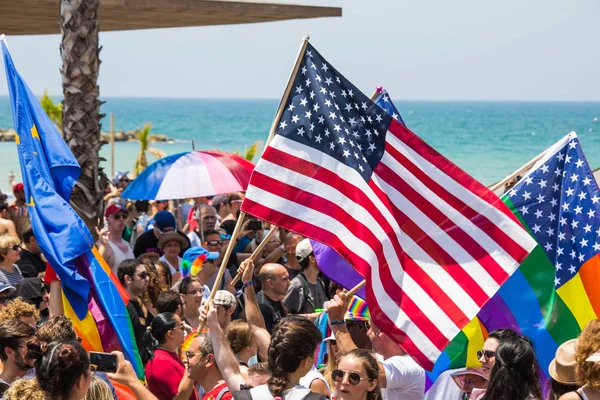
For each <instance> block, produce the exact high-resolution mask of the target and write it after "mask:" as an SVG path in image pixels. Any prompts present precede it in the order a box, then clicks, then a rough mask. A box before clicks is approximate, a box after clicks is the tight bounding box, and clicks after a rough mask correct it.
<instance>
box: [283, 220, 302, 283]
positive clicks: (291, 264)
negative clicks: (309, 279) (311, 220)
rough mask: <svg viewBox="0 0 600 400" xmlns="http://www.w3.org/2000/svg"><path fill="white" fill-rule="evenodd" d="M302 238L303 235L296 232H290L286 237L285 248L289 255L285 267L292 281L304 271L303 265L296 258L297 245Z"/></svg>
mask: <svg viewBox="0 0 600 400" xmlns="http://www.w3.org/2000/svg"><path fill="white" fill-rule="evenodd" d="M302 239H304V238H303V237H302V235H298V234H297V233H294V232H290V233H288V234H287V236H286V237H285V243H284V249H285V254H286V256H287V261H286V263H285V269H287V271H288V274H289V275H290V281H291V280H292V279H294V278H295V277H296V275H298V274H299V273H300V272H301V271H302V267H301V266H300V263H299V262H298V259H297V258H296V245H298V243H300V242H301V241H302Z"/></svg>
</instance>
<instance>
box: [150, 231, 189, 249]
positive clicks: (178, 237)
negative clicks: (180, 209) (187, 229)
mask: <svg viewBox="0 0 600 400" xmlns="http://www.w3.org/2000/svg"><path fill="white" fill-rule="evenodd" d="M169 242H178V243H179V246H181V249H182V250H185V249H187V248H188V247H189V243H188V240H187V238H186V237H185V236H183V235H182V234H180V233H179V232H176V231H175V232H166V233H165V234H164V235H162V236H161V237H160V239H158V244H157V246H158V248H159V250H160V251H162V249H163V247H165V245H166V244H167V243H169Z"/></svg>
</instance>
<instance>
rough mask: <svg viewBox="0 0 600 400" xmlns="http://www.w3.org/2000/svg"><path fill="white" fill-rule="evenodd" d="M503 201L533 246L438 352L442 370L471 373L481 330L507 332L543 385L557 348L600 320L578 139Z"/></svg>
mask: <svg viewBox="0 0 600 400" xmlns="http://www.w3.org/2000/svg"><path fill="white" fill-rule="evenodd" d="M502 198H503V200H504V202H505V203H506V204H507V205H508V206H509V207H510V209H511V210H512V211H513V213H514V214H515V215H516V216H517V218H518V219H519V220H520V221H521V223H522V224H523V226H525V227H526V228H527V229H528V230H529V232H530V233H531V235H532V236H533V237H534V238H535V239H536V240H537V242H538V246H537V247H536V248H535V249H534V251H533V252H532V253H531V254H530V255H529V257H528V258H527V259H526V260H525V261H524V262H523V263H522V264H521V266H520V267H519V269H518V270H517V271H516V272H515V273H514V274H513V275H512V276H511V277H510V278H509V279H508V281H507V282H506V283H505V284H504V285H503V286H502V287H501V288H500V290H499V291H498V292H497V293H496V295H495V296H494V297H492V299H491V300H490V301H489V302H488V303H486V304H485V306H484V307H483V308H482V309H481V311H480V312H479V314H478V315H477V317H476V318H475V319H474V320H472V321H471V322H470V323H469V324H468V325H467V326H466V327H465V328H464V329H463V330H462V331H461V332H460V333H459V334H458V335H457V336H456V337H455V338H454V340H452V342H450V344H449V345H448V347H446V349H445V350H444V352H443V353H442V355H441V356H440V358H439V359H438V361H437V362H436V364H435V366H434V369H433V371H432V372H430V373H428V375H427V379H428V382H427V383H428V386H427V387H430V386H431V384H432V383H433V381H435V379H436V378H437V377H438V376H439V374H441V373H442V372H443V371H445V370H448V369H454V368H461V367H465V366H466V367H477V366H479V365H480V364H479V362H478V361H477V356H476V355H475V353H476V352H477V350H480V349H481V348H482V346H483V342H484V340H485V338H486V337H487V334H488V332H491V331H493V330H495V329H499V328H511V329H513V330H515V331H517V332H518V333H520V334H523V335H526V336H528V337H529V338H531V339H532V341H533V344H534V347H535V350H536V355H537V358H538V362H539V365H540V370H541V372H542V374H543V376H542V378H543V379H544V381H545V380H546V379H547V378H548V366H549V365H550V361H552V359H553V358H554V354H555V352H556V349H557V347H558V346H559V345H560V344H562V343H563V342H565V341H567V340H570V339H574V338H576V337H577V336H578V335H579V333H580V332H581V330H582V329H583V328H584V327H585V325H586V324H587V323H588V322H589V321H591V320H594V319H597V318H598V317H599V316H600V254H599V253H600V189H599V188H598V185H597V183H596V181H595V179H594V176H593V174H592V170H591V169H590V167H589V165H588V163H587V160H586V158H585V156H584V155H583V151H582V149H581V146H580V144H579V139H578V138H577V135H576V134H575V133H574V132H572V133H570V134H569V135H567V136H565V137H564V138H562V139H561V140H560V141H558V142H557V143H556V144H555V145H553V146H552V147H550V148H549V149H548V150H547V151H546V153H545V155H544V156H543V157H542V158H541V159H540V160H539V161H538V162H537V163H536V165H535V166H534V167H533V168H532V169H531V170H530V171H529V172H528V173H527V174H526V175H525V176H524V177H523V178H522V179H521V180H520V181H519V182H518V183H517V184H516V185H515V186H514V187H513V188H512V189H511V190H510V191H509V192H508V193H506V194H504V195H503V197H502Z"/></svg>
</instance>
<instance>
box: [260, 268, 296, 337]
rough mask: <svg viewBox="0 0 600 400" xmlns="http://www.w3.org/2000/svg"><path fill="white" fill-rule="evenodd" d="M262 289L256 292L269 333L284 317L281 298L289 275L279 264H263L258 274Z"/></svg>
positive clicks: (285, 289) (286, 288)
mask: <svg viewBox="0 0 600 400" xmlns="http://www.w3.org/2000/svg"><path fill="white" fill-rule="evenodd" d="M258 278H259V279H260V284H261V286H262V290H261V291H260V292H258V293H257V294H256V300H257V302H258V306H259V307H260V312H261V313H262V315H263V318H264V319H265V325H266V327H267V331H269V333H271V332H273V328H274V327H275V325H277V323H278V322H279V321H280V320H281V319H282V318H283V317H285V314H286V311H285V308H283V306H282V305H281V300H283V298H284V297H285V295H286V294H287V292H288V289H289V287H290V275H289V274H288V272H287V269H286V268H285V267H284V266H283V265H281V264H265V265H263V266H262V268H261V269H260V274H259V275H258Z"/></svg>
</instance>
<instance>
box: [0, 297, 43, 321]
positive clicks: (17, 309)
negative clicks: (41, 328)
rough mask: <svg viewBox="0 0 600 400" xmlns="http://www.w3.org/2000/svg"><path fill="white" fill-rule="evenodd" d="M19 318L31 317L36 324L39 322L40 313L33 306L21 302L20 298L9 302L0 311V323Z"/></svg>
mask: <svg viewBox="0 0 600 400" xmlns="http://www.w3.org/2000/svg"><path fill="white" fill-rule="evenodd" d="M21 317H33V318H34V319H35V321H36V322H39V321H40V311H39V310H38V309H37V308H35V306H34V305H33V304H29V303H27V302H25V301H23V299H22V298H20V297H17V298H16V299H14V300H11V301H9V302H8V304H7V305H6V307H4V308H3V309H2V310H0V321H6V320H7V319H20V318H21Z"/></svg>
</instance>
